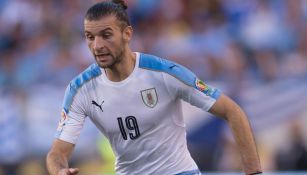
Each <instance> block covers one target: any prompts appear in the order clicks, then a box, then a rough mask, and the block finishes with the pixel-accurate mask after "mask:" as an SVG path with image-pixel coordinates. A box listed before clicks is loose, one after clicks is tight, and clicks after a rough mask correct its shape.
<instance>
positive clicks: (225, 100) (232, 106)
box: [208, 94, 242, 120]
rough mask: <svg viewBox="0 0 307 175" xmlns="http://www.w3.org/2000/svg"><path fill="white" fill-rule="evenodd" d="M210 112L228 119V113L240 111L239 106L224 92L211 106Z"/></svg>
mask: <svg viewBox="0 0 307 175" xmlns="http://www.w3.org/2000/svg"><path fill="white" fill-rule="evenodd" d="M208 112H210V113H211V114H213V115H215V116H218V117H221V118H223V119H226V120H228V119H229V118H228V117H229V115H228V114H230V113H233V112H242V110H241V108H240V107H239V106H238V105H237V103H235V102H234V101H233V100H231V99H230V98H229V97H228V96H226V95H225V94H221V95H220V97H219V98H218V99H217V100H216V102H215V103H214V104H213V106H212V107H211V108H210V109H209V111H208Z"/></svg>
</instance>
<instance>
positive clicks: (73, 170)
mask: <svg viewBox="0 0 307 175" xmlns="http://www.w3.org/2000/svg"><path fill="white" fill-rule="evenodd" d="M68 171H69V173H70V174H71V175H74V174H78V173H79V168H69V169H68Z"/></svg>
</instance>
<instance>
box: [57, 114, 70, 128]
mask: <svg viewBox="0 0 307 175" xmlns="http://www.w3.org/2000/svg"><path fill="white" fill-rule="evenodd" d="M67 119H68V117H67V115H66V113H65V112H63V111H62V112H61V120H60V122H59V125H58V128H57V131H58V132H61V131H62V130H63V127H64V126H65V122H66V121H67Z"/></svg>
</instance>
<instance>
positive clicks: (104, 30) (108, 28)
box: [84, 27, 113, 34]
mask: <svg viewBox="0 0 307 175" xmlns="http://www.w3.org/2000/svg"><path fill="white" fill-rule="evenodd" d="M108 30H111V31H112V30H113V29H112V28H111V27H107V28H105V29H103V30H101V31H99V32H98V33H103V32H106V31H108ZM84 33H85V34H87V33H89V34H91V32H90V31H87V30H85V31H84Z"/></svg>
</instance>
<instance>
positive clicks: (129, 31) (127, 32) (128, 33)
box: [123, 26, 133, 42]
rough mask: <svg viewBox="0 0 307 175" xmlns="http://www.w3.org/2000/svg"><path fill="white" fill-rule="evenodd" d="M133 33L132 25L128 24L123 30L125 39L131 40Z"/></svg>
mask: <svg viewBox="0 0 307 175" xmlns="http://www.w3.org/2000/svg"><path fill="white" fill-rule="evenodd" d="M132 34H133V29H132V27H131V26H127V27H125V29H124V31H123V38H124V40H125V41H127V42H129V41H130V40H131V38H132Z"/></svg>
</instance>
